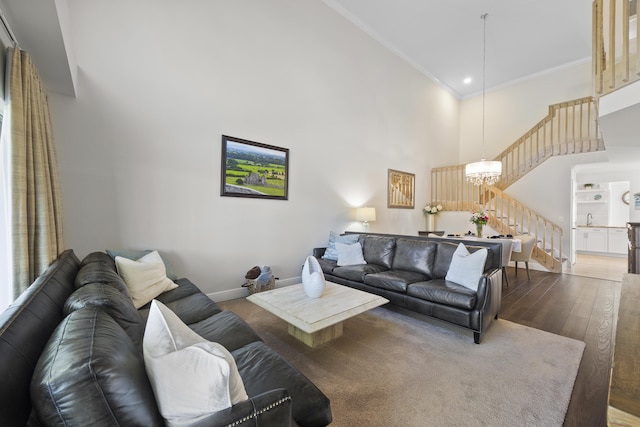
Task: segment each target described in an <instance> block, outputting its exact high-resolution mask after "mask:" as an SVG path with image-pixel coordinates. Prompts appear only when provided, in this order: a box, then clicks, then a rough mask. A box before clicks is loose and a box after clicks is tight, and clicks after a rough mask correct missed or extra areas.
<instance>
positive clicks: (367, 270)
mask: <svg viewBox="0 0 640 427" xmlns="http://www.w3.org/2000/svg"><path fill="white" fill-rule="evenodd" d="M386 270H388V268H386V267H383V266H381V265H376V264H362V265H345V266H343V267H336V268H334V269H333V271H332V272H331V274H333V275H334V276H338V277H341V278H343V279H347V280H353V281H354V282H364V277H365V276H366V275H367V274H372V273H380V272H381V271H386Z"/></svg>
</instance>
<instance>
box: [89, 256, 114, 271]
mask: <svg viewBox="0 0 640 427" xmlns="http://www.w3.org/2000/svg"><path fill="white" fill-rule="evenodd" d="M94 262H97V263H101V264H103V265H104V266H105V267H107V268H108V269H111V270H115V269H116V263H115V261H114V260H113V258H111V257H110V256H109V255H108V254H107V253H105V252H91V253H90V254H89V255H87V256H86V257H84V258H83V260H82V262H81V263H80V267H84V266H85V265H87V264H91V263H94Z"/></svg>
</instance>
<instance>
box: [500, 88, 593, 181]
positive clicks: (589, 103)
mask: <svg viewBox="0 0 640 427" xmlns="http://www.w3.org/2000/svg"><path fill="white" fill-rule="evenodd" d="M597 119H598V110H597V106H596V100H595V99H594V98H593V97H591V96H588V97H585V98H578V99H574V100H571V101H567V102H561V103H559V104H553V105H550V106H549V113H548V114H547V116H546V117H545V118H543V119H542V120H540V121H539V122H538V123H536V125H535V126H533V128H531V130H529V131H528V132H527V133H525V134H524V135H523V136H521V137H520V138H519V139H518V140H517V141H516V142H514V143H513V144H511V145H510V146H509V147H508V148H507V149H506V150H504V151H503V152H502V153H500V154H499V155H498V156H497V157H496V158H495V160H497V161H500V162H502V176H501V177H500V181H498V182H497V183H496V184H495V185H496V186H497V187H498V188H500V189H501V190H504V189H505V188H507V187H509V186H510V185H511V184H513V183H514V182H516V181H517V180H518V179H520V178H522V177H523V176H524V175H526V174H527V173H529V172H531V171H532V170H533V169H535V168H536V167H537V166H538V165H540V164H541V163H542V162H544V161H545V160H547V159H548V158H550V157H553V156H562V155H566V154H576V153H589V152H592V151H602V150H604V143H603V141H602V138H601V136H600V129H599V127H598V120H597Z"/></svg>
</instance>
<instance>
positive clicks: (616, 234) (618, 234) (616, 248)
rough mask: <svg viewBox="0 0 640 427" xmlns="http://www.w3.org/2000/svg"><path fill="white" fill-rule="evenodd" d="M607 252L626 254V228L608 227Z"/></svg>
mask: <svg viewBox="0 0 640 427" xmlns="http://www.w3.org/2000/svg"><path fill="white" fill-rule="evenodd" d="M607 240H608V242H607V243H608V252H609V253H612V254H626V253H627V251H628V242H629V237H628V235H627V229H626V228H617V227H613V228H609V229H608V239H607Z"/></svg>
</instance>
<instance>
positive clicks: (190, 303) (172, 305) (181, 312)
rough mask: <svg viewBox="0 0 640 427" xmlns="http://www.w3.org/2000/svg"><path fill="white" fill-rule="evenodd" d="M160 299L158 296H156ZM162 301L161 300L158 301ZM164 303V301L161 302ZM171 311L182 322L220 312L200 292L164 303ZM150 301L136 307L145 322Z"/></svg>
mask: <svg viewBox="0 0 640 427" xmlns="http://www.w3.org/2000/svg"><path fill="white" fill-rule="evenodd" d="M157 299H158V300H159V301H160V298H157ZM160 302H162V301H160ZM163 304H165V303H163ZM165 305H166V306H167V307H168V308H169V309H170V310H171V311H173V312H174V313H175V314H176V315H177V316H178V317H179V318H180V320H182V321H183V322H184V323H186V324H189V323H196V322H200V321H201V320H204V319H206V318H207V317H210V316H213V315H215V314H218V313H220V312H221V311H222V310H220V307H218V305H217V304H216V303H215V302H213V301H212V300H211V298H209V297H208V296H206V295H205V294H203V293H202V292H198V293H197V294H193V295H189V296H186V297H184V298H181V299H179V300H175V301H171V302H168V303H166V304H165ZM150 306H151V303H149V304H147V305H145V306H143V307H140V309H138V311H139V313H140V316H141V317H142V319H143V320H144V322H145V323H146V322H147V318H148V317H149V307H150Z"/></svg>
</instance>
